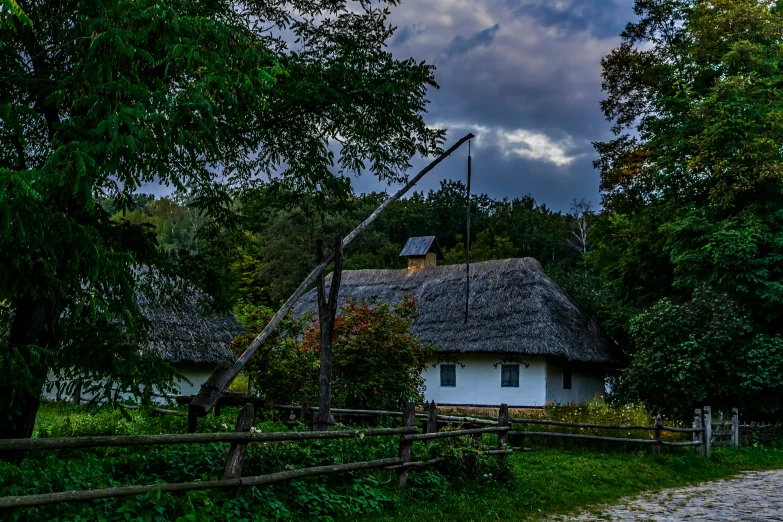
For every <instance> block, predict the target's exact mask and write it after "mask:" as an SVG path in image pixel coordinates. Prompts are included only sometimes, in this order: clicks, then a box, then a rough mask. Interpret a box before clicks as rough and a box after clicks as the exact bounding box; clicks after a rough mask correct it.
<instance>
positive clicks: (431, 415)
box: [0, 396, 739, 508]
mask: <svg viewBox="0 0 783 522" xmlns="http://www.w3.org/2000/svg"><path fill="white" fill-rule="evenodd" d="M188 399H190V397H178V398H177V401H178V402H180V401H181V402H186V401H187V400H188ZM240 399H245V400H247V399H248V397H242V396H228V397H224V398H222V399H221V402H220V403H219V405H220V404H222V405H230V404H238V403H239V401H240ZM254 403H261V404H264V405H265V406H267V407H269V406H272V407H274V408H276V409H280V410H283V411H286V410H290V411H296V410H298V411H299V419H300V421H304V423H305V424H308V425H309V424H310V414H311V413H313V412H315V411H317V410H318V408H310V407H309V406H308V404H307V402H306V401H304V402H303V404H302V405H299V406H292V405H269V404H268V403H262V402H261V401H258V400H256V401H252V400H251V402H247V403H245V405H244V407H243V408H242V409H241V411H240V413H239V416H238V419H237V423H236V428H235V430H234V432H233V433H194V432H195V427H196V423H195V421H196V417H195V416H194V415H192V413H189V414H188V416H189V423H188V424H189V431H190V432H189V433H187V434H167V435H120V436H83V437H62V438H43V439H0V451H31V450H55V449H76V448H97V447H106V446H148V445H166V444H199V443H211V442H230V443H231V447H230V449H229V452H228V456H227V458H226V467H225V469H224V472H223V478H222V480H212V481H198V482H182V483H171V484H150V485H139V486H125V487H116V488H104V489H97V490H86V491H62V492H56V493H45V494H38V495H20V496H9V497H0V508H14V507H31V506H40V505H45V504H54V503H59V502H71V501H79V500H93V499H100V498H110V497H120V496H128V495H139V494H145V493H148V492H151V491H161V492H172V491H189V490H197V489H212V488H236V487H248V486H260V485H265V484H273V483H276V482H283V481H288V480H295V479H300V478H305V477H312V476H319V475H329V474H334V473H343V472H349V471H358V470H366V469H377V468H384V469H392V470H396V472H397V475H398V481H399V483H400V485H405V484H406V483H407V478H408V473H409V471H410V470H411V469H413V468H420V467H424V466H430V465H434V464H438V463H440V462H442V459H432V460H429V461H421V462H416V461H413V460H412V456H411V453H412V447H413V443H414V442H416V441H426V440H434V439H441V438H449V437H462V436H468V437H481V436H482V435H483V434H484V433H497V436H498V441H497V448H496V449H495V450H490V451H487V453H488V454H492V455H498V456H499V458H503V457H505V456H506V455H508V454H510V453H512V452H513V451H514V450H515V449H520V448H519V447H514V446H512V445H511V444H509V437H510V436H514V437H554V438H566V439H578V440H598V441H604V442H613V443H615V442H616V443H620V444H645V445H650V446H651V447H652V449H653V451H654V452H655V453H659V452H660V448H661V447H662V446H672V447H693V448H694V450H695V451H696V452H697V453H698V454H699V455H704V456H706V457H709V456H710V455H711V448H712V447H713V446H733V447H737V446H738V443H739V413H738V411H737V408H733V409H732V416H731V418H730V419H725V420H724V419H723V418H722V415H720V416H719V418H717V419H714V418H713V417H712V411H711V408H710V407H709V406H707V407H705V408H704V412H703V414H702V411H701V410H698V409H697V410H696V411H695V414H694V420H693V427H692V428H681V427H676V426H665V425H664V424H663V422H662V418H661V416H660V415H658V416H657V417H656V418H655V420H654V423H653V424H652V425H649V426H647V425H645V426H636V425H613V424H590V423H575V422H565V421H556V420H547V419H530V418H509V415H508V406H507V405H505V404H502V405H500V408H499V415H498V417H493V418H488V419H481V418H475V417H462V416H455V415H439V414H438V410H437V406H436V404H435V402H430V403H429V404H425V407H424V410H423V412H421V413H416V410H415V405H414V404H413V403H408V404H407V406H406V408H405V411H402V412H398V411H383V410H349V409H339V408H335V409H332V410H331V411H332V413H333V414H336V415H343V416H347V417H352V418H357V417H358V418H368V417H369V418H377V417H379V416H389V417H400V418H401V421H402V423H401V427H399V428H377V429H360V430H334V431H302V432H273V433H263V432H258V431H253V430H251V428H252V425H253V420H254V417H255V406H254ZM124 407H129V406H127V405H126V406H124ZM130 407H131V408H133V406H130ZM137 407H138V406H137ZM159 410H160V412H159V413H163V414H169V413H176V414H180V415H181V414H184V412H177V411H174V410H164V409H160V408H159ZM417 417H418V418H419V419H420V421H421V424H422V427H423V433H419V430H418V428H417V427H416V418H417ZM454 425H457V427H458V428H466V429H456V430H453V429H452V430H448V431H440V428H441V427H443V426H454ZM526 425H528V426H529V425H539V426H548V427H563V428H584V429H595V430H623V431H650V432H652V436H651V437H649V438H645V439H641V438H627V437H609V436H603V435H589V434H583V433H565V432H558V431H535V430H529V429H528V430H525V429H512V427H513V426H526ZM664 432H673V433H690V434H692V440H689V441H676V442H669V441H665V440H663V437H662V436H663V433H664ZM389 436H399V437H400V439H399V449H398V456H397V458H387V459H378V460H371V461H364V462H353V463H348V464H339V465H332V466H317V467H312V468H302V469H295V470H290V471H283V472H279V473H272V474H268V475H259V476H251V477H242V476H241V474H242V465H243V462H244V459H245V454H246V451H247V446H248V444H249V443H251V442H272V441H300V440H313V439H317V440H328V439H343V438H356V437H359V438H364V437H389Z"/></svg>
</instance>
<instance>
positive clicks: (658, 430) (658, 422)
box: [653, 413, 663, 455]
mask: <svg viewBox="0 0 783 522" xmlns="http://www.w3.org/2000/svg"><path fill="white" fill-rule="evenodd" d="M662 434H663V419H661V414H660V413H659V414H658V415H656V416H655V442H656V444H655V446H653V453H655V454H656V455H660V454H661V435H662Z"/></svg>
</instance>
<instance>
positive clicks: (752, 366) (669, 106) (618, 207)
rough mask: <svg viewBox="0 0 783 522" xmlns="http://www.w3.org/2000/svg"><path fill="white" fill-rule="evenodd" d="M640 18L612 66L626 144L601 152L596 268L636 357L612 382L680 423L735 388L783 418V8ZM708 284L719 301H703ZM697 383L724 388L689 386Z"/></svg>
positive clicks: (649, 13)
mask: <svg viewBox="0 0 783 522" xmlns="http://www.w3.org/2000/svg"><path fill="white" fill-rule="evenodd" d="M636 11H637V14H638V15H639V17H640V19H639V21H638V22H634V23H631V24H629V25H628V26H627V28H626V30H625V31H624V32H623V43H622V45H621V46H620V47H618V48H616V49H614V50H613V51H612V52H611V53H610V54H609V55H608V56H606V57H605V58H604V60H603V62H602V65H603V77H604V84H603V87H604V89H605V90H606V91H607V98H606V99H605V100H604V101H603V102H602V105H601V106H602V109H603V111H604V114H605V115H606V116H607V118H608V119H610V120H612V121H613V122H614V123H615V126H614V128H613V130H614V131H615V133H616V134H617V135H618V137H617V138H616V139H614V140H612V141H610V142H606V143H596V144H595V146H596V149H597V150H598V152H599V153H600V155H601V158H600V159H599V160H598V161H596V167H598V168H599V169H600V171H601V187H602V189H603V190H604V191H605V196H604V201H603V203H604V209H605V213H606V219H602V220H601V222H600V225H599V229H600V230H597V232H598V234H597V238H598V247H597V248H596V251H595V252H594V255H593V256H592V257H591V260H592V261H593V262H594V264H595V266H596V267H597V268H598V269H600V270H601V273H602V275H603V276H604V278H605V279H606V280H607V282H608V283H609V285H610V286H611V287H612V288H613V289H614V292H615V294H616V295H617V296H619V297H620V298H621V306H620V307H618V308H620V309H618V310H615V312H613V313H611V314H609V315H610V316H611V322H612V324H613V326H612V327H611V328H608V330H612V333H613V334H614V335H615V338H616V339H618V340H619V341H621V342H623V343H624V344H625V342H628V343H629V346H628V348H629V351H630V352H631V353H637V357H640V359H639V360H638V361H636V362H635V363H634V365H633V367H632V370H630V371H629V373H627V374H626V378H627V379H628V380H629V382H628V383H626V384H627V386H625V385H621V386H620V387H619V388H618V389H624V390H628V391H629V393H632V396H631V397H629V398H631V399H638V398H641V399H643V400H644V401H646V402H647V403H648V404H650V405H660V406H661V407H664V406H669V407H672V408H676V409H677V411H678V412H683V414H684V412H687V411H689V410H691V409H692V408H694V407H696V406H698V405H700V404H702V401H705V400H707V401H710V400H713V401H721V402H722V401H726V400H730V396H731V395H732V394H733V396H734V400H735V402H736V405H737V406H739V407H740V409H741V410H742V411H743V412H746V414H747V415H750V416H752V417H754V418H758V419H761V418H768V417H769V416H771V415H777V414H778V413H777V408H775V407H773V406H772V404H774V403H776V402H777V403H781V401H783V395H781V389H780V386H779V384H778V382H777V378H776V377H775V376H774V375H773V376H770V375H769V374H768V372H767V371H766V368H775V367H776V365H777V361H778V357H779V356H778V355H777V354H778V353H779V349H778V348H777V344H778V338H779V336H780V335H781V334H783V330H782V329H781V323H780V321H779V317H778V316H779V310H780V306H781V305H783V292H781V288H783V272H781V269H780V266H781V260H783V221H782V219H783V214H781V212H780V208H781V204H783V199H782V196H783V149H781V148H780V146H779V144H780V143H781V142H782V141H783V121H782V120H781V118H780V115H781V114H783V101H781V97H780V96H778V95H776V94H775V92H776V89H777V86H778V85H779V84H780V81H781V78H782V76H781V74H782V73H781V71H783V68H782V67H781V56H783V55H782V54H781V52H780V50H781V43H780V37H779V35H780V34H781V31H783V11H781V9H780V5H779V4H778V3H763V2H756V1H754V0H719V1H715V2H695V1H688V0H666V1H661V2H644V1H638V2H637V3H636ZM628 130H630V131H631V132H630V133H628V134H624V132H627V131H628ZM632 134H633V135H634V136H632ZM704 287H708V288H710V289H711V290H712V291H713V292H714V294H715V295H718V296H724V297H721V298H718V299H719V301H718V302H719V303H723V304H718V302H715V303H714V304H712V305H709V306H708V305H707V301H709V299H707V298H701V297H695V296H694V293H695V292H699V291H700V289H702V288H704ZM721 299H722V300H721ZM727 307H728V308H727ZM729 309H731V310H732V311H731V312H730V311H729ZM678 313H682V314H683V317H682V318H679V319H678V318H677V317H676V315H677V314H678ZM731 314H734V315H733V316H732V315H731ZM697 318H698V319H697ZM700 320H703V321H705V322H704V323H700V322H699V321H700ZM724 320H725V321H724ZM646 321H647V322H648V323H647V324H645V322H646ZM690 323H693V324H694V325H696V326H694V329H693V330H692V331H688V326H686V325H687V324H690ZM704 324H708V325H710V328H712V329H713V330H709V331H708V330H705V329H704V326H703V325H704ZM732 343H734V344H732ZM730 345H731V347H729V346H730ZM735 364H738V365H740V368H741V369H740V371H739V373H740V374H741V376H740V375H738V374H737V373H736V372H735V371H732V370H730V368H733V367H734V365H735ZM663 376H666V377H667V378H663ZM700 376H701V377H704V378H710V379H713V380H714V382H711V383H709V384H707V383H700V382H689V379H696V381H698V378H699V377H700ZM701 386H706V388H705V389H703V390H701V389H694V387H696V388H699V387H701ZM675 388H678V389H677V390H675ZM673 395H677V397H676V398H675V397H674V396H673ZM761 397H764V399H762V400H761V401H757V398H761ZM767 399H768V400H767Z"/></svg>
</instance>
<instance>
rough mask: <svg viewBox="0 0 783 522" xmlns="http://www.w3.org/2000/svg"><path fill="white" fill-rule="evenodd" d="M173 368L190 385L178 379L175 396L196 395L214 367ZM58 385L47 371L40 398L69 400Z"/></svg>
mask: <svg viewBox="0 0 783 522" xmlns="http://www.w3.org/2000/svg"><path fill="white" fill-rule="evenodd" d="M173 366H174V369H175V370H176V371H177V372H178V373H179V374H180V375H181V376H184V377H186V378H187V379H188V380H189V381H190V382H191V383H192V384H188V383H187V382H186V381H185V380H183V379H182V378H181V377H180V378H178V379H177V381H176V385H177V387H178V388H179V389H178V390H175V392H174V394H175V395H196V394H197V393H198V392H199V390H200V389H201V385H202V384H204V383H205V382H206V380H207V379H208V378H209V376H210V375H211V374H212V370H214V368H215V366H214V365H212V364H192V363H184V364H174V365H173ZM60 384H61V381H58V380H57V377H56V376H55V374H54V373H53V372H52V371H49V376H48V383H47V385H44V389H43V392H42V394H41V396H42V397H44V398H45V399H48V400H57V399H58V398H59V399H60V400H66V401H67V400H70V398H71V397H70V396H66V394H65V392H64V390H65V386H66V385H65V383H62V387H63V391H60V390H59V386H60ZM47 388H48V389H47ZM58 391H59V397H58ZM83 393H84V395H85V396H87V395H88V394H87V393H86V392H83ZM121 396H122V397H123V398H130V395H129V394H121ZM151 400H152V401H154V402H166V399H164V398H162V397H151Z"/></svg>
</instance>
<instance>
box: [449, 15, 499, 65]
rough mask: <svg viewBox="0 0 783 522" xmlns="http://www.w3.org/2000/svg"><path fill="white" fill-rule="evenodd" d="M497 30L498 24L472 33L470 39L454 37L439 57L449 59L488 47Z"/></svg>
mask: <svg viewBox="0 0 783 522" xmlns="http://www.w3.org/2000/svg"><path fill="white" fill-rule="evenodd" d="M498 29H500V24H495V25H493V26H492V27H487V28H486V29H482V30H481V31H478V32H475V33H473V34H472V35H471V37H470V38H465V37H464V36H455V37H454V39H453V40H452V41H451V43H450V44H449V46H448V48H446V50H444V51H443V53H441V56H442V57H443V58H445V59H449V58H451V57H452V56H455V55H458V54H465V53H467V52H468V51H470V50H471V49H475V48H476V47H480V46H483V45H489V44H491V43H492V40H494V39H495V33H496V32H497V31H498Z"/></svg>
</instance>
